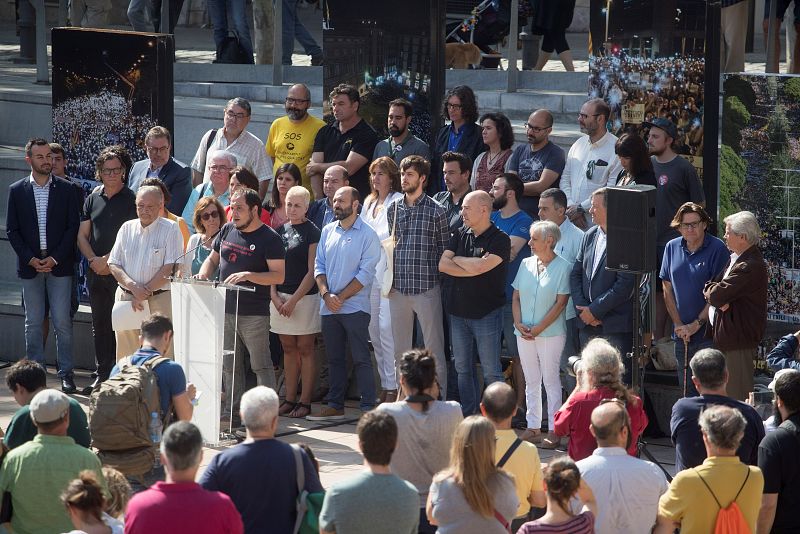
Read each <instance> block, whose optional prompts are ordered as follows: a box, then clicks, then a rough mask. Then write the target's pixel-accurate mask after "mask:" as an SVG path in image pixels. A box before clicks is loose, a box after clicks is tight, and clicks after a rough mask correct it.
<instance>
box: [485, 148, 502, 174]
mask: <svg viewBox="0 0 800 534" xmlns="http://www.w3.org/2000/svg"><path fill="white" fill-rule="evenodd" d="M502 153H503V151H502V150H500V152H498V153H497V154H495V155H494V157H492V153H491V152H487V153H486V166H487V167H489V168H490V169H491V168H492V166H493V165H494V163H495V162H496V161H497V158H499V157H500V154H502Z"/></svg>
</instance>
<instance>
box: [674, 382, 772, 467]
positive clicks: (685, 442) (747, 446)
mask: <svg viewBox="0 0 800 534" xmlns="http://www.w3.org/2000/svg"><path fill="white" fill-rule="evenodd" d="M711 405H722V406H730V407H731V408H736V409H737V410H739V412H741V414H742V415H743V416H744V418H745V419H746V420H747V426H745V428H744V436H743V437H742V441H741V443H740V444H739V450H737V451H736V454H737V455H738V456H739V459H740V460H741V461H742V462H744V463H746V464H748V465H756V463H757V462H758V444H759V443H760V442H761V440H762V439H763V438H764V423H763V422H762V421H761V417H759V416H758V412H756V410H755V408H753V407H752V406H750V405H749V404H745V403H744V402H741V401H738V400H736V399H732V398H730V397H724V396H722V395H700V396H699V397H686V398H683V399H680V400H679V401H678V402H676V403H675V405H674V406H673V407H672V418H671V420H670V423H669V427H670V431H671V434H672V442H673V443H675V469H676V470H677V471H682V470H684V469H688V468H690V467H697V466H698V465H700V464H702V463H703V460H705V459H706V448H705V445H703V435H702V434H701V433H700V426H699V425H698V424H697V421H698V420H699V419H700V413H701V412H702V411H703V410H704V409H705V408H706V407H707V406H711Z"/></svg>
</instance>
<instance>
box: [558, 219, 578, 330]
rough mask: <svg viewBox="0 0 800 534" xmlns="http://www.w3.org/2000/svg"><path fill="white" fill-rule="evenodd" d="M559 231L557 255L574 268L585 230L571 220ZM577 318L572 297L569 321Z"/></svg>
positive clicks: (562, 225)
mask: <svg viewBox="0 0 800 534" xmlns="http://www.w3.org/2000/svg"><path fill="white" fill-rule="evenodd" d="M558 229H559V230H561V239H559V240H558V243H556V248H555V253H556V254H558V255H559V256H561V257H562V258H564V259H565V260H567V261H568V262H569V265H570V267H572V265H573V264H574V263H575V258H577V257H578V251H580V249H581V242H582V241H583V230H581V229H580V228H578V227H577V226H575V225H574V224H572V221H570V220H569V219H564V222H562V223H561V225H560V226H559V227H558ZM575 317H577V315H576V314H575V304H573V302H572V297H570V298H569V301H568V302H567V321H569V320H570V319H574V318H575Z"/></svg>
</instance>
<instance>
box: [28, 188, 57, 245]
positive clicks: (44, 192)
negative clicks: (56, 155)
mask: <svg viewBox="0 0 800 534" xmlns="http://www.w3.org/2000/svg"><path fill="white" fill-rule="evenodd" d="M30 180H31V188H33V201H34V202H35V203H36V221H37V222H38V223H39V248H40V249H42V250H47V202H48V200H49V198H50V184H52V183H53V177H52V176H48V177H47V182H46V183H45V184H44V185H39V184H37V183H36V180H34V179H33V174H31V177H30Z"/></svg>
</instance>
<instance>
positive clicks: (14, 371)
mask: <svg viewBox="0 0 800 534" xmlns="http://www.w3.org/2000/svg"><path fill="white" fill-rule="evenodd" d="M6 386H8V389H9V390H10V391H11V394H12V395H13V396H14V400H15V401H17V404H19V405H20V406H22V408H20V409H19V410H17V411H16V412H15V413H14V416H13V417H12V418H11V422H10V423H9V424H8V429H7V430H6V435H5V436H4V437H3V443H4V444H5V446H6V447H8V448H9V449H16V448H17V447H19V446H20V445H22V444H23V443H27V442H29V441H31V440H32V439H33V438H35V437H36V424H35V423H34V422H33V420H32V419H31V416H30V414H31V410H30V402H31V399H33V397H34V396H36V394H37V393H39V392H40V391H44V390H45V389H46V388H47V372H46V371H45V370H44V367H42V366H41V365H40V364H38V363H36V362H35V361H33V360H26V359H23V360H19V361H18V362H16V363H15V364H14V365H12V366H11V367H10V368H9V369H8V371H6ZM67 399H69V428H67V435H68V436H69V437H71V438H72V439H74V440H75V443H77V444H78V445H81V446H82V447H86V448H89V445H90V444H91V437H90V436H89V423H88V422H87V420H86V412H84V411H83V408H81V405H80V404H79V403H78V401H76V400H75V399H73V398H72V397H67Z"/></svg>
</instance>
